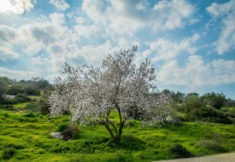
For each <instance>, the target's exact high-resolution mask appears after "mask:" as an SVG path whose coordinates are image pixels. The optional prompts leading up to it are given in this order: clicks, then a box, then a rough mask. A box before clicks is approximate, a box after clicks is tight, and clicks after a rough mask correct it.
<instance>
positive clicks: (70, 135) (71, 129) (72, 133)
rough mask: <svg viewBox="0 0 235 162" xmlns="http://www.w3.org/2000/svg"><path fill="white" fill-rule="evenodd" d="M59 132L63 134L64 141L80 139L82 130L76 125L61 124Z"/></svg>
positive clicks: (58, 128)
mask: <svg viewBox="0 0 235 162" xmlns="http://www.w3.org/2000/svg"><path fill="white" fill-rule="evenodd" d="M57 131H59V132H61V135H62V136H63V139H64V140H69V139H75V138H78V136H79V132H80V129H79V128H78V127H77V125H75V124H68V123H66V122H64V123H61V124H59V126H58V127H57Z"/></svg>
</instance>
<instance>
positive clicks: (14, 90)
mask: <svg viewBox="0 0 235 162" xmlns="http://www.w3.org/2000/svg"><path fill="white" fill-rule="evenodd" d="M22 93H25V90H24V87H23V86H21V85H17V84H16V85H12V86H10V87H9V88H8V90H7V94H9V95H17V94H22Z"/></svg>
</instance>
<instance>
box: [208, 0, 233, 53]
mask: <svg viewBox="0 0 235 162" xmlns="http://www.w3.org/2000/svg"><path fill="white" fill-rule="evenodd" d="M207 11H208V12H209V13H210V14H211V15H212V16H213V17H214V18H217V17H223V18H222V23H223V29H222V31H221V33H220V36H219V40H218V41H217V42H216V51H217V52H218V53H219V54H220V55H221V54H223V53H224V52H226V51H229V50H231V49H234V45H235V21H234V18H235V0H231V1H229V2H227V3H224V4H217V3H212V5H211V6H209V7H207Z"/></svg>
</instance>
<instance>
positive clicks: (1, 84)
mask: <svg viewBox="0 0 235 162" xmlns="http://www.w3.org/2000/svg"><path fill="white" fill-rule="evenodd" d="M5 86H6V85H5V83H4V82H3V81H2V80H0V100H2V99H3V94H4V93H5V91H6V87H5Z"/></svg>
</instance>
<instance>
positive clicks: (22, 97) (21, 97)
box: [13, 94, 31, 103]
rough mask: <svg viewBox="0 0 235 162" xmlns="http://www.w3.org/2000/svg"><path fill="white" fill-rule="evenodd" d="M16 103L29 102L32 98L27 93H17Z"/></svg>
mask: <svg viewBox="0 0 235 162" xmlns="http://www.w3.org/2000/svg"><path fill="white" fill-rule="evenodd" d="M13 101H14V102H15V103H22V102H29V101H31V99H30V98H29V97H27V96H26V95H25V94H17V95H16V96H15V98H14V99H13Z"/></svg>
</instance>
